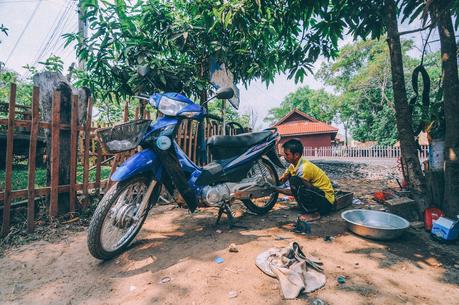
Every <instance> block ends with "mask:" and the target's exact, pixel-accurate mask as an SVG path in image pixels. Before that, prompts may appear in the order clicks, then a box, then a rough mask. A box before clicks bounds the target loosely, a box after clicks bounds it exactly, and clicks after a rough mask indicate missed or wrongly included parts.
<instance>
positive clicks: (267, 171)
mask: <svg viewBox="0 0 459 305" xmlns="http://www.w3.org/2000/svg"><path fill="white" fill-rule="evenodd" d="M256 175H263V176H264V178H265V179H266V180H267V181H268V182H269V183H271V184H273V185H275V186H278V185H280V182H279V176H278V175H277V172H276V169H275V168H274V165H273V164H272V163H271V161H269V160H267V159H260V160H258V161H257V163H255V164H254V165H253V167H252V168H251V169H250V170H249V173H248V174H247V177H248V178H251V177H254V176H256ZM278 197H279V193H277V192H273V193H271V194H270V195H269V196H266V197H261V198H255V199H243V200H242V202H243V203H244V205H245V206H246V207H247V209H249V210H250V211H251V212H253V213H255V214H257V215H264V214H266V213H268V212H269V211H270V210H271V209H272V208H273V207H274V205H275V204H276V202H277V198H278Z"/></svg>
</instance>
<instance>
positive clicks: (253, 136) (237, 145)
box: [207, 130, 272, 160]
mask: <svg viewBox="0 0 459 305" xmlns="http://www.w3.org/2000/svg"><path fill="white" fill-rule="evenodd" d="M271 135H272V133H271V131H269V130H266V131H260V132H251V133H242V134H239V135H235V136H213V137H211V138H210V139H209V140H208V141H207V144H208V145H209V151H210V153H211V154H212V158H213V159H214V160H223V159H229V158H232V157H236V156H238V155H240V154H242V153H243V152H244V151H246V150H247V149H248V148H249V147H250V146H253V145H256V144H258V143H261V142H263V141H264V140H266V139H267V138H268V137H269V136H271Z"/></svg>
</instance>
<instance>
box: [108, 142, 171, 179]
mask: <svg viewBox="0 0 459 305" xmlns="http://www.w3.org/2000/svg"><path fill="white" fill-rule="evenodd" d="M147 173H148V174H153V176H154V177H155V180H156V181H161V175H162V173H163V166H162V165H161V162H160V161H159V158H158V156H157V155H156V153H155V152H154V151H152V150H151V149H144V150H142V151H141V152H138V153H136V154H135V155H133V156H132V157H130V158H129V159H127V160H126V161H124V162H123V164H121V165H120V166H119V167H118V168H117V169H116V171H115V172H114V173H113V175H112V176H111V177H110V179H111V180H112V181H124V180H126V179H129V178H131V177H133V176H135V175H139V174H147Z"/></svg>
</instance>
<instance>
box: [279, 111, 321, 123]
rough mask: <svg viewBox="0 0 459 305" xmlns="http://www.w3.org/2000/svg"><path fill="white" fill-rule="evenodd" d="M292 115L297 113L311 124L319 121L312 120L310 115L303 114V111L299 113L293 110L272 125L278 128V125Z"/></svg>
mask: <svg viewBox="0 0 459 305" xmlns="http://www.w3.org/2000/svg"><path fill="white" fill-rule="evenodd" d="M294 113H298V114H299V115H301V116H302V117H304V118H305V119H306V120H308V121H312V122H320V121H319V120H316V119H314V118H313V117H312V116H310V115H307V114H306V113H304V112H303V111H300V110H298V109H296V108H293V110H292V111H290V112H289V113H287V114H286V115H285V116H284V117H283V118H281V119H280V120H279V121H277V123H276V124H274V126H279V125H280V124H282V123H283V122H284V121H285V120H287V119H288V118H289V117H290V116H291V115H292V114H294Z"/></svg>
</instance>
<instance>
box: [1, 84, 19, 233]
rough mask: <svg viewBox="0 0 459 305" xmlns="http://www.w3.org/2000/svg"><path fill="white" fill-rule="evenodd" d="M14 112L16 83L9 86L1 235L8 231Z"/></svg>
mask: <svg viewBox="0 0 459 305" xmlns="http://www.w3.org/2000/svg"><path fill="white" fill-rule="evenodd" d="M15 113H16V84H11V86H10V104H9V108H8V131H7V136H6V164H5V178H6V179H5V180H6V181H5V197H4V198H5V199H4V201H3V202H4V203H3V224H2V236H5V235H7V234H8V233H9V231H10V208H11V198H10V194H11V174H12V172H13V132H14V116H15Z"/></svg>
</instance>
